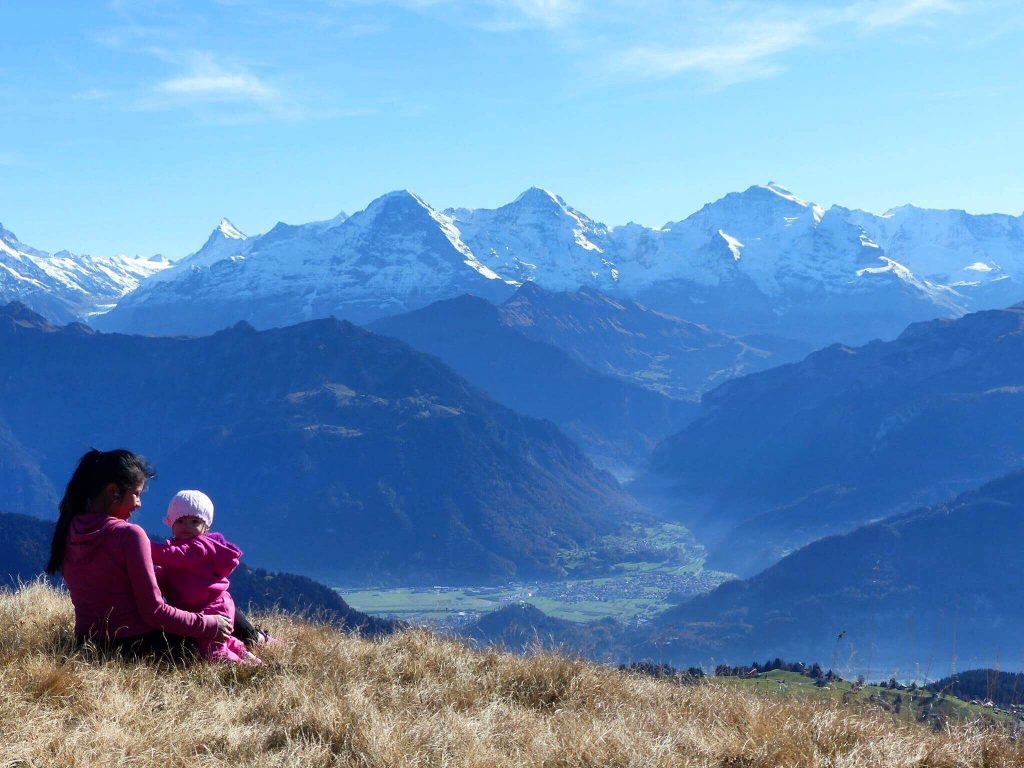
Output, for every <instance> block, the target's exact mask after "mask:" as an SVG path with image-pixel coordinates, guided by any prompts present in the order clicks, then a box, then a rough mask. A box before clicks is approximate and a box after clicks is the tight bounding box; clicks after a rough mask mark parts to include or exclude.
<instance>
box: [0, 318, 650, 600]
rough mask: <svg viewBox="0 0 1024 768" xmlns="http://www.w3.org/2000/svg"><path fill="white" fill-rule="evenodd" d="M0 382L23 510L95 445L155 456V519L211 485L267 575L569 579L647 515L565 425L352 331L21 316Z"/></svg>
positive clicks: (6, 331)
mask: <svg viewBox="0 0 1024 768" xmlns="http://www.w3.org/2000/svg"><path fill="white" fill-rule="evenodd" d="M0 370H3V371H4V372H5V375H4V376H3V377H2V378H0V425H2V426H3V432H2V433H0V434H3V435H6V436H7V439H6V440H5V441H4V442H3V443H2V444H0V446H2V448H3V452H2V453H0V466H3V467H4V470H3V472H4V477H5V482H6V483H9V484H10V488H11V490H10V492H8V489H7V488H5V489H4V490H5V493H4V497H5V499H6V500H8V501H9V506H8V508H9V509H10V511H12V512H24V513H30V514H36V515H40V516H45V515H49V514H51V510H53V509H54V505H55V501H56V498H57V497H58V495H59V491H58V489H60V488H61V487H62V485H63V483H64V482H65V480H66V478H67V477H68V476H69V475H70V472H71V470H72V469H73V467H74V463H75V461H76V460H77V458H78V457H79V456H80V455H81V454H82V453H84V452H85V450H86V449H88V448H89V447H90V446H93V445H95V446H97V447H100V448H112V447H117V446H128V447H130V448H132V449H133V450H136V451H138V452H140V453H142V454H144V455H146V456H148V457H149V458H150V459H152V460H153V461H154V462H155V464H156V465H157V467H158V469H159V472H160V475H159V477H158V479H157V480H156V481H155V482H154V484H153V487H152V490H151V491H150V492H149V495H148V497H147V500H150V499H151V500H152V503H154V505H155V506H157V507H159V505H160V503H161V502H160V499H166V498H169V497H170V495H171V494H173V493H174V492H175V491H176V490H178V489H179V488H181V487H200V488H202V489H203V490H205V491H207V492H208V493H210V495H211V496H212V498H213V499H214V500H215V503H217V505H218V508H219V509H221V510H223V514H222V515H221V514H218V528H220V529H221V530H223V531H224V532H225V534H226V535H228V536H229V537H230V538H232V539H233V540H235V541H237V542H238V543H239V545H240V546H242V548H243V549H244V550H245V551H246V552H247V553H249V554H250V555H251V556H252V557H253V559H254V561H255V562H259V563H261V564H263V565H265V566H268V567H271V568H274V569H279V570H289V571H295V572H299V573H302V574H305V575H309V576H314V577H318V578H324V579H330V580H334V581H335V582H336V583H337V582H339V581H347V582H348V583H356V582H375V583H381V582H386V581H390V580H398V579H401V580H403V581H404V582H405V583H415V582H419V581H428V582H429V583H431V584H433V583H441V582H439V581H438V580H446V581H448V582H452V581H455V582H457V581H460V580H468V581H473V582H476V583H481V582H486V581H489V580H494V579H507V578H511V577H515V576H520V577H525V576H530V575H532V576H543V575H554V574H557V573H558V572H559V566H558V564H557V560H556V554H557V552H558V550H559V549H560V548H563V547H571V546H576V545H581V544H583V545H585V544H586V543H587V542H592V541H593V540H594V539H595V538H596V537H597V536H600V535H603V534H607V533H610V532H615V531H618V530H620V529H621V528H622V526H624V525H626V524H627V523H628V522H629V521H631V520H638V519H644V513H643V512H642V510H641V509H640V508H639V507H638V506H637V505H636V503H635V502H634V501H633V500H632V499H631V498H630V497H629V496H628V495H627V494H625V493H624V492H623V491H622V489H621V488H620V487H619V486H618V484H617V483H616V482H615V480H614V479H613V478H612V477H611V476H610V475H608V474H606V473H604V472H601V471H599V470H597V469H595V467H594V466H593V465H592V464H591V463H590V462H589V461H588V460H587V459H586V457H585V456H584V455H583V454H582V453H581V452H580V451H579V449H578V448H577V447H576V446H575V445H574V444H573V443H572V442H570V441H569V440H568V439H567V438H566V437H565V436H564V435H563V434H562V433H561V432H560V431H559V430H558V429H557V428H556V427H555V426H554V425H553V424H551V423H550V422H546V421H539V420H536V419H531V418H528V417H524V416H520V415H519V414H516V413H514V412H512V411H510V410H508V409H507V408H505V407H503V406H501V405H499V404H498V403H496V402H494V401H493V400H491V399H490V398H489V397H487V396H486V395H484V394H483V393H482V392H480V391H479V390H477V389H475V388H474V387H472V386H471V385H470V384H468V383H467V382H466V381H465V380H464V379H462V378H460V377H459V376H458V375H456V374H455V373H454V372H452V371H451V370H450V369H449V368H447V367H446V366H444V365H443V364H442V363H441V362H439V361H438V360H436V359H435V358H432V357H429V356H427V355H424V354H422V353H418V352H415V351H414V350H412V349H411V348H409V347H408V346H406V345H405V344H404V343H402V342H400V341H397V340H393V339H388V338H385V337H383V336H379V335H376V334H373V333H370V332H369V331H366V330H363V329H361V328H358V327H356V326H354V325H352V324H350V323H347V322H344V321H338V320H319V321H311V322H308V323H304V324H300V325H297V326H292V327H289V328H283V329H277V330H270V331H264V332H258V331H256V330H255V329H253V328H252V327H251V326H247V325H244V324H243V325H236V326H235V327H233V328H231V329H228V330H226V331H222V332H220V333H218V334H215V335H213V336H209V337H202V338H194V339H190V338H147V337H142V336H122V335H117V334H102V333H97V332H95V331H92V330H90V329H88V328H86V327H85V326H82V325H77V324H72V325H68V326H64V327H58V326H54V325H52V324H50V323H48V322H46V321H45V320H44V319H43V318H42V317H39V316H36V315H33V314H32V313H31V312H29V311H28V310H27V309H25V308H24V307H23V306H20V305H9V306H8V307H6V308H4V309H0ZM158 518H159V513H158V512H157V513H147V512H146V510H145V509H144V510H143V512H142V513H141V515H140V519H141V520H142V521H143V522H144V523H145V522H146V521H147V520H150V521H155V520H157V519H158Z"/></svg>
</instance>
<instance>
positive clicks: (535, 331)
mask: <svg viewBox="0 0 1024 768" xmlns="http://www.w3.org/2000/svg"><path fill="white" fill-rule="evenodd" d="M500 313H501V321H502V322H503V323H504V324H505V325H506V326H508V327H509V328H514V329H515V330H517V331H519V332H520V333H522V334H523V335H525V336H528V337H530V338H531V339H534V340H536V341H543V342H545V343H547V344H550V345H552V346H554V347H558V348H559V349H562V350H564V351H565V352H567V353H568V354H569V355H571V356H572V357H573V358H575V359H576V360H577V361H579V362H581V363H583V364H585V365H587V366H589V367H591V368H593V369H595V370H597V371H598V372H600V373H603V374H607V375H610V376H616V377H618V378H622V379H625V380H627V381H631V382H633V383H635V384H639V385H640V386H643V387H647V388H648V389H653V390H655V391H657V392H661V393H663V394H666V395H669V396H670V397H674V398H678V399H681V400H692V401H697V400H699V399H700V397H701V395H702V394H703V393H704V392H706V391H708V390H709V389H712V388H713V387H716V386H718V385H719V384H721V383H722V382H724V381H728V380H729V379H733V378H736V377H737V376H743V375H746V374H748V373H753V372H755V371H762V370H765V369H767V368H772V367H774V366H777V365H781V364H782V363H786V362H790V361H793V360H799V359H800V358H802V357H804V356H805V355H807V354H808V353H809V352H811V351H813V348H812V347H810V346H809V345H807V344H804V343H802V342H797V341H792V340H787V339H782V338H779V337H776V336H770V335H761V336H756V337H755V336H750V337H742V338H738V337H735V336H730V335H728V334H725V333H720V332H718V331H716V330H713V329H712V328H709V327H708V326H706V325H699V324H697V323H691V322H689V321H687V320H683V319H682V318H680V317H676V316H674V315H670V314H666V313H664V312H659V311H657V310H655V309H652V308H650V307H646V306H644V305H643V304H638V303H636V302H635V301H631V300H630V299H626V298H622V297H612V296H608V295H606V294H603V293H601V292H600V291H597V290H595V289H593V288H580V289H579V290H578V291H575V292H570V291H562V292H555V291H546V290H544V289H543V288H541V287H540V286H538V285H537V284H536V283H524V284H523V286H522V287H521V288H520V289H519V290H518V291H517V292H516V294H515V296H513V297H512V298H510V299H509V300H508V301H506V302H505V303H503V304H502V305H501V306H500Z"/></svg>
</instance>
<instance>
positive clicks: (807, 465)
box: [637, 305, 1024, 574]
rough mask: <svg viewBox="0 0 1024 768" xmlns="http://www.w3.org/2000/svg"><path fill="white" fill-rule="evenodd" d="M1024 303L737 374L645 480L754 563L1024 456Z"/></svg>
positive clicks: (739, 563) (1008, 466) (726, 565)
mask: <svg viewBox="0 0 1024 768" xmlns="http://www.w3.org/2000/svg"><path fill="white" fill-rule="evenodd" d="M1022 423H1024V305H1018V306H1016V307H1012V308H1010V309H1006V310H992V311H986V312H978V313H975V314H971V315H967V316H965V317H963V318H961V319H958V320H951V321H949V320H942V321H933V322H929V323H921V324H918V325H913V326H910V327H909V328H908V329H907V330H906V331H905V332H904V333H903V334H902V335H901V336H900V337H899V338H898V339H896V340H895V341H891V342H886V343H882V342H873V343H871V344H868V345H867V346H864V347H859V348H850V347H843V346H839V345H834V346H832V347H829V348H827V349H824V350H822V351H820V352H816V353H815V354H813V355H810V356H809V357H807V358H806V359H805V360H804V361H802V362H800V363H797V364H793V365H786V366H782V367H780V368H776V369H774V370H771V371H767V372H764V373H759V374H754V375H751V376H748V377H745V378H742V379H738V380H735V381H732V382H728V383H726V384H724V385H722V386H721V387H719V388H717V389H715V390H713V391H712V392H710V393H708V394H707V395H706V396H705V398H704V402H703V406H702V412H701V414H700V416H698V418H697V419H696V420H695V421H694V422H693V423H692V424H690V425H689V426H687V427H686V428H684V429H683V430H682V431H681V432H680V433H678V434H677V435H674V436H673V437H671V438H669V439H668V440H666V441H665V442H664V443H663V444H662V445H661V446H659V448H658V449H657V451H656V453H655V456H654V458H653V459H652V467H653V474H652V475H651V476H650V477H648V478H646V479H645V480H644V481H643V483H641V484H639V485H638V487H637V491H638V492H641V491H642V492H644V493H649V494H651V496H652V498H654V497H655V496H657V495H660V496H661V498H663V499H664V498H668V499H670V501H671V503H672V504H674V506H675V511H676V513H677V514H678V515H679V516H680V517H681V518H682V519H683V521H684V522H686V523H687V524H688V525H690V526H691V527H693V528H695V529H696V531H695V532H696V533H697V535H698V537H701V536H702V535H703V537H704V539H705V540H708V541H712V542H715V541H717V542H718V549H717V551H716V552H715V553H714V554H713V556H712V558H711V564H712V566H713V567H716V568H722V569H724V570H731V571H734V572H739V573H742V574H750V573H754V572H756V571H757V570H760V569H761V568H762V567H764V566H766V565H767V564H769V563H771V562H773V561H774V560H777V559H778V558H779V557H781V556H782V555H783V554H785V553H786V552H788V551H792V550H793V549H795V548H796V547H799V546H801V545H803V544H805V543H807V542H809V541H812V540H813V539H815V538H818V537H821V536H824V535H828V534H831V533H837V532H841V531H845V530H849V529H851V528H852V527H854V526H855V525H857V524H860V523H863V522H866V521H868V520H871V519H875V518H879V517H883V516H886V515H889V514H893V513H895V512H899V511H901V510H904V511H905V510H908V509H910V508H913V507H915V506H919V505H922V504H929V503H934V502H936V501H939V500H941V499H942V498H948V497H949V496H950V495H951V494H955V493H958V492H961V491H964V490H966V489H968V488H971V487H977V486H979V485H980V484H982V483H984V482H985V481H987V480H989V479H992V478H993V477H996V476H999V475H1001V474H1005V473H1006V472H1008V471H1011V470H1013V469H1015V468H1018V467H1020V466H1022V465H1024V432H1022V431H1021V429H1020V424H1022Z"/></svg>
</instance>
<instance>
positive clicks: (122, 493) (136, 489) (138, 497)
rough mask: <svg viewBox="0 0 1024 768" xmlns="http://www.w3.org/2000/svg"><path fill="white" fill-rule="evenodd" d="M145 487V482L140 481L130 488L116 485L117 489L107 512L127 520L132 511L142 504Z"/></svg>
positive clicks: (112, 495)
mask: <svg viewBox="0 0 1024 768" xmlns="http://www.w3.org/2000/svg"><path fill="white" fill-rule="evenodd" d="M145 487H146V484H145V483H139V484H138V485H135V486H131V487H128V488H117V487H116V486H115V490H114V492H113V493H112V494H111V499H110V509H109V511H108V513H107V514H109V515H110V516H111V517H116V518H119V519H120V520H127V519H128V518H129V517H131V514H132V512H134V511H135V510H136V509H138V508H139V507H141V506H142V491H143V490H144V489H145Z"/></svg>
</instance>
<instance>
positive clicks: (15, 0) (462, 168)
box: [0, 0, 1024, 258]
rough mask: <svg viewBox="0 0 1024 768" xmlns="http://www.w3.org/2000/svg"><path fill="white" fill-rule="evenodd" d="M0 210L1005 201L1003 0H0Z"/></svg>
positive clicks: (982, 204)
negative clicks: (383, 203) (528, 196)
mask: <svg viewBox="0 0 1024 768" xmlns="http://www.w3.org/2000/svg"><path fill="white" fill-rule="evenodd" d="M0 29H2V30H3V49H2V54H0V178H2V179H3V183H2V185H0V222H3V224H4V225H5V226H7V227H8V228H9V229H11V230H13V231H14V232H15V233H16V234H17V235H18V236H19V237H20V238H21V239H22V240H23V241H24V242H26V243H28V244H30V245H34V246H36V247H39V248H44V249H46V250H56V249H59V248H68V249H70V250H73V251H76V252H88V253H93V254H110V253H114V252H125V253H138V254H143V255H149V254H152V253H156V252H162V253H165V254H166V255H168V256H170V257H171V258H180V257H181V256H184V255H185V254H187V253H189V252H191V251H194V250H195V249H197V248H198V247H199V246H201V245H202V243H203V241H204V240H205V238H206V237H207V235H208V234H209V232H210V231H211V230H212V229H213V228H214V227H215V226H216V224H217V222H218V221H219V219H220V217H221V216H227V217H228V218H230V219H231V220H232V221H233V222H234V223H235V224H236V225H237V226H238V227H239V228H240V229H242V230H243V231H245V232H249V233H257V232H262V231H266V230H267V229H269V228H270V227H271V226H273V224H274V223H275V222H276V221H278V220H283V221H287V222H290V223H299V222H304V221H310V220H313V219H322V218H328V217H330V216H333V215H334V214H336V213H337V212H338V211H339V210H345V211H346V212H348V213H352V212H354V211H356V210H359V209H361V208H364V207H365V206H366V204H367V203H368V202H369V201H370V200H372V199H373V198H375V197H377V196H379V195H381V194H383V193H385V192H387V191H390V190H393V189H399V188H408V189H411V190H413V191H415V192H417V193H418V194H419V195H420V196H422V197H423V198H424V199H425V200H426V201H427V202H429V203H430V204H431V205H433V206H434V207H437V208H444V207H447V206H452V205H460V206H467V207H493V206H496V205H500V204H502V203H505V202H508V201H510V200H512V199H513V198H514V197H515V196H516V195H518V194H519V193H520V192H522V191H523V190H524V189H526V188H527V187H529V186H532V185H537V186H543V187H546V188H549V189H551V190H553V191H555V192H557V193H559V194H560V195H562V196H563V197H564V198H565V199H566V200H567V201H568V202H569V203H570V204H572V205H574V206H575V207H577V208H579V209H580V210H582V211H584V212H585V213H587V214H588V215H590V216H592V217H593V218H595V219H598V220H600V221H603V222H605V223H607V224H612V225H614V224H622V223H625V222H627V221H630V220H632V221H637V222H640V223H642V224H646V225H655V226H660V225H661V224H663V223H665V222H666V221H669V220H675V219H680V218H683V217H685V216H687V215H688V214H690V213H692V212H693V211H694V210H696V209H697V208H699V207H700V206H701V205H702V204H704V203H705V202H708V201H710V200H713V199H716V198H718V197H720V196H721V195H723V194H725V193H727V192H730V191H734V190H741V189H745V188H746V187H748V186H750V185H751V184H755V183H763V182H766V181H768V180H774V181H776V182H778V183H780V184H783V185H784V186H786V187H788V188H790V189H791V190H792V191H793V192H795V193H796V194H798V195H800V196H801V197H804V198H807V199H810V200H814V201H815V202H819V203H821V204H823V205H826V206H827V205H830V204H832V203H840V204H843V205H847V206H851V207H859V208H866V209H869V210H874V211H877V212H881V211H884V210H886V209H888V208H890V207H892V206H895V205H899V204H902V203H905V202H913V203H915V204H918V205H922V206H929V207H945V208H966V209H967V210H969V211H972V212H988V211H1000V212H1006V213H1014V214H1019V213H1021V212H1022V211H1024V77H1022V74H1024V54H1022V53H1021V52H1022V51H1024V4H1022V3H1020V2H1019V0H976V1H974V2H968V1H967V0H889V2H880V1H878V0H846V1H843V2H827V1H825V0H818V1H815V2H812V1H811V0H786V1H785V2H771V0H768V1H766V2H746V1H740V2H730V1H729V0H726V1H725V2H712V1H710V0H708V1H700V0H678V1H676V2H670V1H669V0H629V1H628V2H627V0H593V1H591V0H505V1H502V2H499V0H393V1H391V2H374V1H373V0H290V1H289V2H269V1H267V2H262V1H251V0H220V2H203V3H200V2H175V1H173V0H168V1H166V2H162V1H159V0H153V1H152V2H142V1H139V2H135V1H133V0H119V1H117V2H109V3H88V4H87V3H79V2H71V1H70V0H68V2H50V1H49V0H0Z"/></svg>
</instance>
